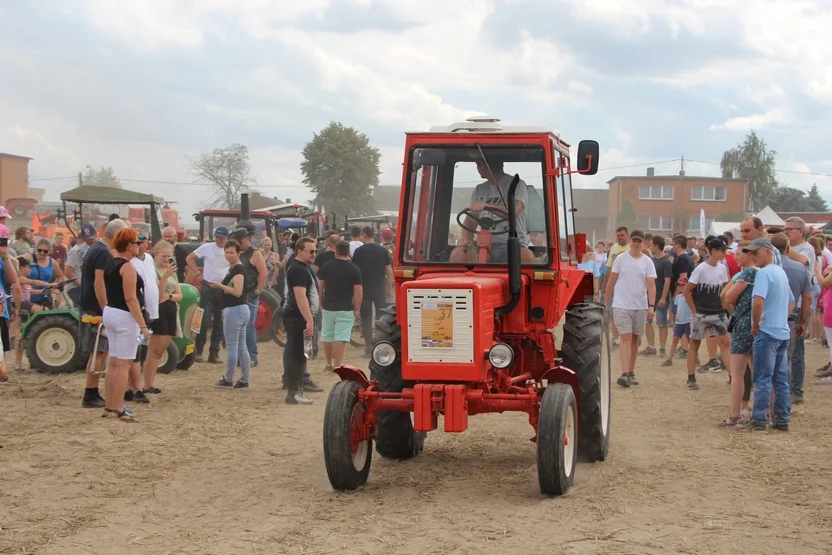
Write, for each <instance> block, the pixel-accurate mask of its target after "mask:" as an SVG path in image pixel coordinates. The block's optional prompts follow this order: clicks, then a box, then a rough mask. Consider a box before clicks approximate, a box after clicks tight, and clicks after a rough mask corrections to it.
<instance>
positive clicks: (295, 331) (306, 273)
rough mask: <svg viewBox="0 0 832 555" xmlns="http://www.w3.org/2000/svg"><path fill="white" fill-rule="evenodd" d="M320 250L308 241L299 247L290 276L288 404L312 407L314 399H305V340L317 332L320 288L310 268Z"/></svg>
mask: <svg viewBox="0 0 832 555" xmlns="http://www.w3.org/2000/svg"><path fill="white" fill-rule="evenodd" d="M317 251H318V249H317V247H316V246H315V241H314V240H313V239H310V238H308V237H303V238H301V239H298V240H297V242H296V243H295V260H294V262H292V264H291V265H290V266H289V269H288V270H287V272H286V290H287V291H286V301H285V303H284V307H283V327H284V329H285V330H286V346H285V347H284V349H283V365H284V373H285V375H286V382H287V384H286V385H287V389H288V390H289V391H288V392H287V395H286V403H287V404H290V405H297V404H303V405H310V404H312V400H311V399H307V398H306V397H304V396H303V386H302V381H303V371H304V369H305V367H306V354H305V353H304V348H303V343H304V336H311V335H312V334H313V332H314V331H315V318H314V316H313V315H314V314H315V312H316V311H317V310H318V304H319V303H318V288H317V285H316V283H315V277H314V276H313V275H312V268H311V267H310V266H311V264H312V262H313V261H314V260H315V254H316V253H317Z"/></svg>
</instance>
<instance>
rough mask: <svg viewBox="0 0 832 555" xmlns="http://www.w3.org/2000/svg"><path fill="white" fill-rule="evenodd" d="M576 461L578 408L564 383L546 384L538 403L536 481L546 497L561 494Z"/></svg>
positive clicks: (570, 481)
mask: <svg viewBox="0 0 832 555" xmlns="http://www.w3.org/2000/svg"><path fill="white" fill-rule="evenodd" d="M577 459H578V405H577V403H576V402H575V394H574V393H573V392H572V388H571V387H570V386H568V385H567V384H563V383H555V384H552V385H549V386H548V387H547V388H546V391H544V392H543V400H542V401H541V402H540V420H539V421H538V425H537V478H538V481H539V482H540V491H541V492H542V493H543V494H545V495H563V494H564V493H566V492H567V491H568V490H569V488H570V487H571V486H572V481H573V480H574V479H575V464H576V463H577Z"/></svg>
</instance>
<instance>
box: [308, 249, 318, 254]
mask: <svg viewBox="0 0 832 555" xmlns="http://www.w3.org/2000/svg"><path fill="white" fill-rule="evenodd" d="M317 252H318V249H315V250H312V251H309V254H317Z"/></svg>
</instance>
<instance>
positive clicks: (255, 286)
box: [232, 222, 269, 368]
mask: <svg viewBox="0 0 832 555" xmlns="http://www.w3.org/2000/svg"><path fill="white" fill-rule="evenodd" d="M255 231H256V228H255V227H254V225H253V224H252V223H251V222H240V224H239V225H238V226H237V229H235V230H234V233H233V234H232V236H233V237H234V239H235V240H236V241H238V242H239V243H240V248H241V252H240V263H241V264H242V265H243V272H245V274H246V291H245V297H246V303H247V304H248V310H249V313H250V318H249V319H248V324H246V347H248V354H249V356H250V357H251V367H252V368H254V367H255V366H257V328H256V327H255V326H254V324H255V322H256V321H257V310H258V308H259V307H260V293H262V292H263V288H264V287H265V286H266V279H268V277H269V270H268V268H266V259H265V257H264V256H263V252H262V251H260V250H259V249H256V248H254V246H253V245H252V244H251V237H252V236H253V235H254V233H255Z"/></svg>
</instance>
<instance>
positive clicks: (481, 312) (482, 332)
mask: <svg viewBox="0 0 832 555" xmlns="http://www.w3.org/2000/svg"><path fill="white" fill-rule="evenodd" d="M598 154H599V147H598V143H597V142H595V141H581V143H580V144H579V145H578V149H577V159H576V166H574V167H573V165H572V163H571V159H570V154H569V145H568V144H566V143H565V142H564V141H563V140H561V138H560V137H559V136H558V135H556V134H555V133H552V132H551V131H549V130H548V129H546V128H541V127H503V126H501V125H500V123H499V120H497V119H494V118H488V117H484V118H471V119H469V120H468V121H466V122H462V123H458V124H454V125H451V126H447V127H444V126H443V127H433V128H431V130H430V131H428V132H416V133H408V134H407V138H406V152H405V162H404V175H403V183H402V189H401V200H400V208H399V215H400V217H399V222H400V226H399V233H398V234H397V237H396V251H395V259H394V274H395V279H396V303H395V306H391V307H388V308H386V309H384V310H382V311H381V313H380V314H378V315H377V320H376V324H375V328H376V330H375V336H374V338H373V343H374V347H373V350H372V359H371V361H370V363H369V365H370V377H369V378H368V377H367V376H366V374H365V373H364V372H363V371H362V370H360V369H358V368H355V367H352V366H346V365H345V366H341V367H339V368H336V369H335V372H336V373H337V374H338V376H339V377H340V378H341V381H340V382H338V383H336V384H335V386H333V388H332V390H331V391H330V393H329V397H328V400H327V406H326V413H325V420H324V430H323V442H324V458H325V463H326V469H327V474H328V477H329V480H330V483H331V484H332V486H333V488H335V489H338V490H350V489H356V488H358V487H360V486H361V485H363V484H364V483H366V481H367V477H368V474H369V470H370V463H371V461H372V451H373V443H374V442H375V447H376V450H377V451H378V453H379V454H380V455H381V456H382V457H385V458H392V459H407V458H410V457H414V456H416V455H418V454H419V453H420V452H421V451H422V449H423V446H424V442H425V438H426V435H427V433H428V432H431V431H434V430H436V429H437V428H438V416H439V415H442V417H443V425H444V426H443V427H444V430H445V431H446V432H463V431H465V430H466V429H467V428H468V418H469V415H474V414H480V413H488V412H505V411H521V412H525V413H527V414H528V417H529V423H530V424H531V425H532V427H533V428H534V430H535V437H534V438H533V439H532V441H535V442H536V443H537V463H538V478H539V483H540V489H541V491H542V492H543V493H544V494H547V495H560V494H563V493H565V492H566V491H567V490H568V489H569V487H570V486H571V485H572V483H573V479H574V476H575V466H576V461H577V460H578V458H582V459H583V460H585V461H603V460H605V459H606V457H607V453H608V450H609V438H610V435H609V434H610V428H609V424H610V380H611V374H610V340H609V331H608V329H607V326H606V325H605V322H606V316H605V311H604V307H603V306H602V305H600V304H597V303H594V302H592V299H593V279H592V278H593V276H592V275H591V274H589V273H586V272H585V271H583V270H580V269H578V268H577V264H578V262H579V260H580V257H581V256H582V254H583V253H584V252H586V248H587V247H586V245H587V243H586V236H585V235H584V234H580V233H577V232H576V230H575V223H574V222H575V220H574V212H575V209H574V208H573V205H572V185H571V174H573V173H580V174H585V175H593V174H595V173H596V172H597V171H598ZM472 183H480V184H479V185H477V186H476V187H472V186H471V185H470V184H472ZM453 222H456V223H457V224H458V225H459V227H460V228H461V229H462V230H464V232H463V241H462V245H455V244H450V243H451V239H450V238H449V233H454V234H455V233H456V229H455V228H454V227H453ZM477 228H478V229H477ZM465 232H467V234H466V233H465ZM466 237H467V238H468V241H465V238H466ZM559 325H562V332H561V333H559V335H561V337H562V340H561V342H560V345H556V343H555V331H554V328H555V327H556V326H559Z"/></svg>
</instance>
